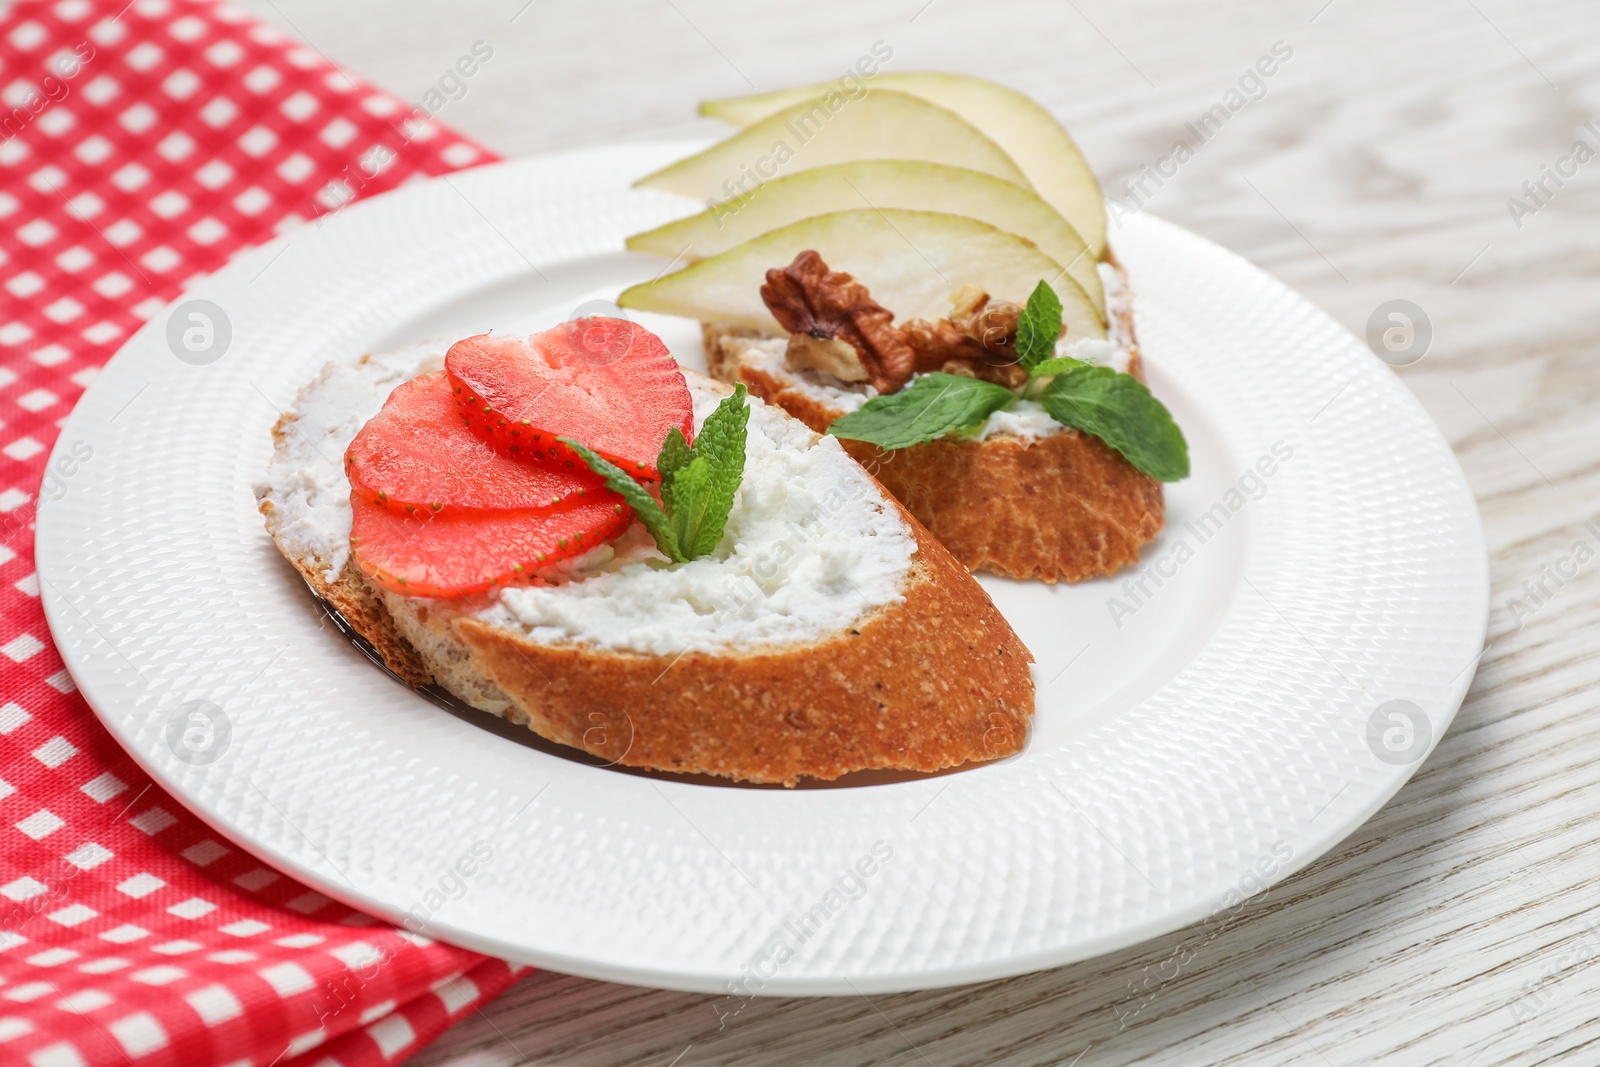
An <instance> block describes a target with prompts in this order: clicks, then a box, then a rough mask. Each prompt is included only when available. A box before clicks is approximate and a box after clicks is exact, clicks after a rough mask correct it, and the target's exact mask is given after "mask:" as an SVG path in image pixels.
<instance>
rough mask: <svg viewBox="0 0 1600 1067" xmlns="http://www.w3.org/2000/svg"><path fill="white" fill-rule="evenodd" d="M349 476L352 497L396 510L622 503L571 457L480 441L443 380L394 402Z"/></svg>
mask: <svg viewBox="0 0 1600 1067" xmlns="http://www.w3.org/2000/svg"><path fill="white" fill-rule="evenodd" d="M562 452H563V453H565V452H567V450H566V449H563V450H562ZM345 473H346V474H347V475H349V477H350V488H351V490H352V492H353V493H355V494H356V495H358V496H360V497H361V498H362V499H364V500H365V501H366V502H367V503H370V504H382V505H385V506H387V507H389V508H391V509H394V510H401V509H403V510H406V511H414V510H417V509H423V510H430V511H434V512H438V513H440V514H445V513H453V512H457V511H460V510H462V509H466V510H474V511H481V510H486V509H505V508H512V509H535V508H552V507H560V506H563V505H565V504H569V503H575V502H576V501H578V500H580V499H582V498H584V497H586V496H589V495H591V494H598V497H599V498H602V499H603V500H604V502H606V503H610V504H619V503H621V502H622V498H621V497H620V496H617V495H616V494H615V493H613V492H611V490H609V489H607V488H605V483H604V481H602V480H601V478H600V476H599V475H597V474H595V473H594V472H593V471H591V470H590V469H589V468H588V467H587V466H585V465H584V464H583V463H582V462H580V461H578V460H576V459H574V458H572V457H571V456H570V454H569V455H566V456H556V457H552V456H550V455H547V454H543V453H534V452H531V451H530V452H526V453H519V457H518V458H513V457H511V456H508V455H506V454H505V453H503V452H499V451H497V450H496V449H495V448H493V447H492V446H491V445H489V444H488V443H487V442H485V441H483V440H482V439H480V438H479V437H478V436H477V435H475V434H474V433H473V432H472V431H471V430H469V429H467V427H466V424H465V423H464V422H463V421H462V418H461V409H460V407H459V406H457V404H456V403H455V401H454V399H452V397H451V395H450V385H449V383H448V382H447V381H446V380H445V376H444V375H443V374H442V373H441V374H427V375H424V376H422V377H420V378H414V379H412V380H411V381H409V382H405V383H403V384H402V385H400V386H399V387H398V388H396V389H395V391H394V392H392V393H390V394H389V399H388V400H386V401H384V405H383V410H382V411H380V412H378V414H377V415H375V416H373V418H372V419H371V420H370V421H369V422H368V423H367V424H366V425H365V426H363V427H362V428H361V432H360V433H358V434H356V438H355V440H354V441H353V442H351V444H350V449H349V451H347V452H346V453H345Z"/></svg>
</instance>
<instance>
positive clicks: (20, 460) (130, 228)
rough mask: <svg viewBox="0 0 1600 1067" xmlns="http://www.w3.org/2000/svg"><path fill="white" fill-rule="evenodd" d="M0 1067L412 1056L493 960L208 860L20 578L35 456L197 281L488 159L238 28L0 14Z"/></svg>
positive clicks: (150, 7) (190, 7)
mask: <svg viewBox="0 0 1600 1067" xmlns="http://www.w3.org/2000/svg"><path fill="white" fill-rule="evenodd" d="M0 104H3V106H0V127H3V131H0V137H3V138H4V139H3V141H0V282H3V284H0V1063H6V1064H11V1063H17V1064H30V1065H33V1067H80V1065H84V1064H129V1063H131V1064H134V1065H137V1067H145V1065H147V1064H149V1065H155V1064H172V1065H183V1067H204V1065H209V1064H239V1065H244V1064H256V1065H261V1067H265V1065H267V1064H277V1065H278V1067H310V1065H318V1067H322V1065H324V1064H326V1065H329V1067H332V1065H344V1067H357V1065H375V1064H381V1063H393V1062H397V1061H399V1060H403V1059H405V1058H406V1057H407V1056H408V1055H410V1054H412V1053H414V1052H416V1051H417V1050H418V1049H419V1048H421V1047H422V1046H423V1045H424V1044H426V1043H427V1042H428V1041H430V1040H431V1039H432V1038H434V1037H435V1036H437V1035H438V1034H439V1033H441V1032H442V1031H443V1030H444V1029H445V1028H446V1027H448V1026H450V1025H451V1024H452V1023H453V1022H455V1021H456V1020H458V1019H460V1018H461V1017H462V1016H463V1015H466V1014H470V1013H471V1012H473V1011H474V1010H475V1009H476V1008H477V1006H478V1005H480V1004H482V1003H483V1002H484V1001H486V1000H488V999H490V998H492V997H494V996H495V995H496V994H498V993H499V992H500V991H501V990H502V989H504V988H505V987H506V986H507V985H508V984H509V983H510V982H511V981H512V980H513V978H514V977H515V972H514V971H513V970H512V969H511V968H509V967H508V966H507V965H506V964H504V963H501V962H499V961H495V960H487V959H485V958H483V957H481V956H478V955H475V954H473V953H470V952H465V951H462V950H460V949H456V948H452V947H450V946H447V945H442V944H437V943H434V942H430V941H428V940H427V939H425V938H422V937H418V936H415V935H413V934H411V933H408V932H405V931H401V930H397V929H396V928H394V927H392V926H389V925H387V924H384V923H380V922H378V921H376V920H374V919H371V918H369V917H367V916H364V915H361V914H359V913H357V912H354V911H352V910H351V909H349V908H347V907H344V906H343V905H340V904H337V903H334V902H332V901H330V900H328V899H327V898H325V897H323V896H321V895H320V894H318V893H316V892H313V891H311V890H308V889H307V888H306V887H305V886H303V885H299V884H297V883H296V882H294V881H293V880H292V879H290V878H288V877H285V876H284V875H281V874H279V873H277V872H275V871H272V870H270V869H268V868H266V867H263V866H262V865H261V864H260V863H259V862H258V861H256V860H255V859H254V858H253V857H251V856H250V855H248V854H246V853H245V852H243V851H241V850H239V849H237V848H234V847H232V846H230V845H228V844H227V843H226V842H224V841H221V840H219V839H218V838H217V836H216V835H215V834H214V833H212V832H211V831H210V830H208V829H207V828H206V826H205V825H204V824H202V823H201V822H200V821H199V820H198V819H196V818H195V817H194V816H192V815H190V814H189V813H188V812H186V811H185V810H184V809H182V808H181V807H179V806H178V805H177V804H176V803H175V802H174V801H173V800H172V798H171V797H169V796H167V795H166V794H165V793H163V792H162V791H161V790H160V789H159V788H157V787H156V786H154V785H153V784H152V783H151V781H150V780H149V778H147V777H146V776H145V775H144V774H143V773H142V772H141V771H140V770H139V769H138V768H137V767H136V766H135V765H134V764H133V762H132V760H131V759H129V757H128V756H127V754H126V753H124V752H123V751H122V750H121V749H120V748H119V747H118V746H117V745H116V743H115V742H114V741H112V739H111V738H110V736H109V735H108V734H107V733H106V731H105V730H104V729H103V728H102V727H101V726H100V724H99V723H98V721H96V719H95V718H94V716H93V714H92V713H91V712H90V710H89V708H88V707H87V706H86V705H85V703H84V701H83V699H82V698H81V697H80V696H79V695H78V693H77V692H76V691H75V689H74V688H73V683H72V679H71V678H70V677H69V675H68V674H67V672H66V671H65V670H64V669H63V667H62V663H61V660H60V658H59V657H58V656H57V654H56V652H55V649H54V648H53V647H52V646H51V644H50V635H49V632H48V631H47V629H46V626H45V620H44V615H43V612H42V611H41V609H40V605H39V582H38V577H37V575H36V574H35V573H34V567H33V513H34V507H35V503H36V501H37V498H38V493H39V489H40V481H41V477H42V476H43V473H44V464H45V459H46V457H47V455H48V452H49V449H50V447H51V445H52V444H53V443H54V440H55V437H56V434H57V432H58V431H59V428H60V426H61V423H62V421H63V420H64V419H65V418H66V415H67V413H68V411H70V410H71V408H72V405H73V402H74V400H75V399H76V398H77V397H78V395H79V394H80V392H81V391H82V390H83V389H84V387H85V386H87V385H88V383H89V382H90V381H91V380H92V379H93V377H94V375H95V373H96V371H97V370H98V368H99V367H100V366H101V365H102V364H103V363H104V362H105V361H106V360H107V359H108V358H110V356H111V354H112V353H113V352H115V351H116V349H117V348H118V346H120V345H121V344H122V342H123V341H124V340H125V339H126V338H127V337H128V336H129V335H130V334H131V333H132V332H133V331H134V330H135V329H136V328H137V327H138V326H139V325H140V324H141V323H142V322H143V321H144V320H145V319H147V318H149V317H150V316H152V315H153V314H155V313H156V312H157V311H158V310H159V309H160V308H162V307H163V306H164V305H165V304H166V303H167V302H168V301H169V300H171V299H172V298H173V297H174V296H175V295H177V294H178V293H179V292H180V291H181V290H182V288H183V286H184V284H185V282H186V281H188V280H189V279H191V278H193V277H195V276H196V275H199V274H203V273H206V272H209V271H212V270H215V269H216V268H217V267H219V266H221V265H222V264H223V263H225V262H226V261H227V259H228V258H229V256H230V255H231V254H232V253H234V252H235V251H237V250H238V249H240V248H243V247H246V246H248V245H252V244H256V243H258V242H260V241H263V240H265V239H267V238H269V237H271V236H272V235H273V234H275V233H277V232H280V231H281V230H283V229H284V228H286V227H290V226H296V225H302V224H304V223H306V222H308V221H309V220H312V219H314V218H315V217H316V216H317V215H319V214H322V213H326V212H330V211H336V210H338V208H339V207H340V206H342V205H343V204H344V203H346V202H348V201H349V200H351V199H354V198H356V197H361V196H368V195H371V194H373V193H376V192H380V191H382V190H384V189H389V188H393V187H394V186H396V185H399V184H400V183H401V182H404V181H406V180H407V179H411V178H416V177H420V176H425V175H430V174H440V173H443V172H445V171H448V170H451V169H453V168H457V167H462V166H467V165H471V164H474V163H478V162H482V161H484V160H486V159H489V158H491V157H490V156H488V154H487V153H485V152H484V150H483V149H481V148H479V147H477V146H475V145H473V144H471V143H470V142H468V141H466V140H464V139H463V138H461V137H459V136H457V135H455V134H453V133H451V132H450V131H449V130H448V129H446V128H445V127H443V126H442V125H440V124H439V123H438V122H437V121H435V120H434V118H433V116H432V115H430V114H429V113H428V111H427V110H426V108H425V107H414V106H412V105H409V104H406V103H403V102H402V101H400V100H398V99H396V98H394V97H392V96H389V95H387V94H385V93H383V92H379V91H377V90H375V89H373V88H372V87H371V86H369V85H366V84H365V83H363V82H362V81H361V80H360V79H358V78H355V77H352V76H350V75H348V74H345V73H344V72H342V71H340V70H338V69H336V68H334V67H333V66H332V65H330V64H329V63H328V62H327V61H326V60H325V59H324V58H323V57H322V56H321V55H320V54H318V53H317V52H316V51H314V50H312V49H310V48H308V47H305V46H303V45H301V44H300V43H298V42H296V41H294V40H292V39H289V38H287V37H285V36H284V35H283V34H281V33H279V32H278V31H277V30H274V29H272V28H270V27H268V26H265V25H262V24H260V23H258V22H256V21H254V20H252V19H251V18H250V17H249V16H247V15H245V14H243V13H241V12H239V11H236V10H233V9H231V8H229V7H227V6H225V5H221V4H217V3H213V2H206V0H196V2H187V0H186V2H173V0H136V2H134V3H131V4H127V5H126V6H124V3H123V0H115V2H113V3H97V2H93V0H60V2H57V3H37V2H23V3H14V4H12V5H11V6H10V7H8V8H3V9H0Z"/></svg>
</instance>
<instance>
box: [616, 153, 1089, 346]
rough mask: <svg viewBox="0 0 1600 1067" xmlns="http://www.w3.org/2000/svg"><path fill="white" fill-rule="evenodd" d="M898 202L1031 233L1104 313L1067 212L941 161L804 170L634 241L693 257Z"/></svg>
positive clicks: (638, 248)
mask: <svg viewBox="0 0 1600 1067" xmlns="http://www.w3.org/2000/svg"><path fill="white" fill-rule="evenodd" d="M891 207H893V208H903V209H905V210H908V211H939V212H943V213H945V214H949V215H965V216H967V217H968V218H973V219H977V220H978V221H979V222H987V223H988V224H989V225H991V226H993V227H994V228H995V229H998V230H1005V231H1006V232H1007V233H1014V234H1016V235H1018V236H1019V237H1026V238H1027V239H1028V240H1030V241H1032V242H1033V243H1034V244H1036V245H1038V246H1039V251H1041V252H1043V253H1044V254H1045V255H1047V256H1049V257H1050V258H1051V259H1053V260H1055V261H1056V262H1057V263H1061V264H1065V266H1066V268H1067V274H1068V275H1069V276H1070V277H1071V278H1072V280H1073V281H1075V282H1077V283H1078V284H1079V285H1080V286H1082V287H1083V291H1084V292H1085V293H1086V294H1088V297H1089V300H1090V301H1091V302H1092V303H1093V304H1094V306H1095V310H1096V311H1097V312H1099V314H1100V318H1101V319H1102V320H1104V319H1105V312H1106V299H1105V289H1104V287H1103V286H1102V285H1101V283H1100V272H1099V271H1098V270H1097V269H1096V268H1095V257H1094V255H1093V254H1092V253H1091V252H1090V251H1089V249H1088V247H1087V246H1086V245H1085V244H1084V243H1083V238H1082V237H1079V236H1078V231H1077V230H1074V229H1073V228H1072V225H1071V224H1070V223H1068V222H1067V220H1066V219H1064V218H1062V217H1061V213H1060V212H1058V211H1057V210H1056V209H1055V208H1053V207H1051V206H1050V205H1049V204H1046V203H1045V202H1044V201H1043V200H1040V199H1039V198H1038V197H1037V196H1035V195H1034V194H1033V193H1030V192H1028V190H1026V189H1024V188H1022V187H1021V186H1020V185H1013V184H1011V183H1010V182H1005V181H1001V180H1000V179H999V178H994V177H990V176H989V175H987V174H982V173H979V172H978V171H975V170H967V169H966V168H964V167H947V166H945V165H943V164H941V163H924V162H922V161H920V160H910V159H872V160H862V161H861V162H858V163H835V164H833V165H832V166H828V167H816V168H814V169H812V170H803V171H801V172H799V173H798V174H791V175H789V176H788V177H785V178H778V179H777V180H775V181H771V182H768V183H766V184H765V185H763V186H761V187H760V188H759V189H757V190H756V191H755V192H753V193H750V194H748V195H746V196H742V197H739V198H738V199H736V200H729V201H727V202H725V203H722V204H717V205H714V206H713V207H712V208H711V209H710V210H709V211H704V212H701V213H700V214H698V215H691V216H690V217H688V218H686V219H679V220H678V221H676V222H669V223H667V224H666V225H665V226H661V227H658V228H657V229H654V230H651V231H650V232H648V233H640V234H635V235H634V236H632V237H630V238H628V247H629V248H630V249H632V250H633V251H635V252H652V253H654V254H656V255H658V256H665V257H667V258H668V259H675V258H682V259H684V260H686V261H688V262H690V263H693V262H697V261H698V260H702V259H705V258H706V257H707V256H714V255H716V254H717V253H719V252H726V251H727V250H728V249H730V248H732V247H733V246H734V245H737V244H742V243H743V242H745V241H748V240H751V239H752V238H755V237H759V236H761V235H762V234H764V233H766V232H767V231H768V230H776V229H778V228H779V227H782V226H788V225H789V224H791V223H794V222H799V221H800V220H801V219H805V218H810V217H811V216H812V215H826V214H829V213H831V212H835V211H852V210H855V209H858V208H891ZM824 258H826V257H824Z"/></svg>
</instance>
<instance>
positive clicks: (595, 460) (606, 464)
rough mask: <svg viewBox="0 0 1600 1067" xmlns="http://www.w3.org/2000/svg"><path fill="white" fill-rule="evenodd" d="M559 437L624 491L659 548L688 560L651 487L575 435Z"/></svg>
mask: <svg viewBox="0 0 1600 1067" xmlns="http://www.w3.org/2000/svg"><path fill="white" fill-rule="evenodd" d="M557 440H559V441H560V442H561V443H562V444H564V445H566V446H567V447H568V448H570V449H572V450H573V451H574V452H576V453H577V454H578V458H579V459H581V460H583V461H584V462H585V463H587V464H588V465H589V469H590V470H592V471H594V472H595V473H596V474H598V475H599V476H600V477H602V478H604V479H605V482H606V488H608V489H610V490H611V491H612V492H615V493H620V494H621V496H622V499H623V500H624V501H625V502H626V503H627V505H628V506H629V507H630V508H632V509H633V513H634V514H635V515H637V516H638V518H639V521H640V522H641V523H643V524H644V528H645V529H646V530H649V531H650V536H651V537H654V538H655V539H656V547H657V548H659V549H660V550H661V554H662V555H663V556H666V557H667V558H668V559H672V560H677V561H678V562H679V563H682V562H684V561H685V559H686V558H687V557H685V556H684V555H683V552H682V551H681V550H680V549H679V547H678V535H677V532H676V531H675V530H674V529H673V527H672V523H671V522H670V521H669V520H668V519H667V513H666V511H664V510H663V509H662V507H661V505H660V504H658V503H656V498H655V497H653V496H651V495H650V491H649V490H648V489H646V488H645V487H644V486H642V485H640V484H639V483H638V482H636V481H634V480H633V479H632V478H631V477H629V475H628V472H627V471H625V470H623V469H622V468H621V467H619V466H617V465H616V464H615V463H612V462H611V461H610V460H608V459H606V458H605V457H603V456H601V455H599V454H598V453H596V452H593V451H591V450H590V449H588V448H585V447H584V446H583V445H580V444H579V443H578V442H576V441H574V440H573V439H572V438H570V437H560V438H557Z"/></svg>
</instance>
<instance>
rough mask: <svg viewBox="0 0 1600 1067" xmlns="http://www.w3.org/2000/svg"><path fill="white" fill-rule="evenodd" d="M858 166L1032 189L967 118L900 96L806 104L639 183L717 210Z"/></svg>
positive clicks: (834, 97) (800, 102) (877, 95)
mask: <svg viewBox="0 0 1600 1067" xmlns="http://www.w3.org/2000/svg"><path fill="white" fill-rule="evenodd" d="M858 159H921V160H926V161H928V162H930V163H944V164H947V165H949V166H954V167H967V168H969V169H971V170H976V171H981V172H982V173H984V174H988V175H992V176H993V177H996V178H1000V179H1003V180H1005V181H1008V182H1014V183H1015V184H1017V185H1021V186H1024V187H1028V180H1027V179H1026V178H1024V177H1023V176H1022V171H1021V170H1019V169H1018V167H1017V165H1016V163H1014V162H1013V161H1012V159H1011V157H1010V156H1008V155H1006V154H1005V152H1003V151H1001V150H1000V148H999V146H997V145H996V144H995V143H994V142H993V141H991V140H990V139H989V138H988V137H985V136H984V135H983V134H982V133H980V132H979V131H978V130H976V129H975V128H973V126H972V125H971V124H970V123H968V122H967V121H966V120H965V119H963V118H961V117H960V116H959V115H956V114H955V113H954V112H952V111H949V110H946V109H945V108H942V107H940V106H938V105H937V104H931V103H929V102H928V101H926V100H924V99H922V98H921V97H918V96H911V95H910V94H908V93H896V92H881V93H873V94H872V95H870V96H865V97H861V98H860V99H856V100H850V99H847V98H846V97H843V96H840V95H839V94H838V93H833V94H832V95H831V96H819V97H817V98H816V99H814V100H813V99H808V98H801V99H800V100H798V101H795V102H793V103H791V104H788V105H786V106H785V107H783V108H782V109H779V110H777V111H774V112H773V113H771V114H769V115H767V116H765V117H763V118H761V119H759V120H757V121H755V122H752V123H751V124H750V125H749V126H747V127H746V128H745V129H743V130H741V131H739V132H738V133H736V134H734V135H733V136H732V137H729V138H727V139H726V140H723V141H719V142H717V143H716V144H714V145H712V146H711V147H710V148H708V149H706V150H705V151H703V152H699V153H697V154H695V155H692V156H690V157H688V158H687V159H680V160H679V161H678V162H676V163H674V164H672V165H671V166H669V167H664V168H662V169H661V170H658V171H656V172H655V173H654V174H647V175H645V176H644V177H643V178H640V179H639V180H638V181H637V182H635V183H634V184H635V185H643V186H647V187H649V188H652V189H664V190H666V191H667V192H669V193H681V194H682V195H684V196H692V197H694V198H695V199H697V200H703V201H705V202H706V203H707V204H711V203H713V202H715V201H719V200H731V199H733V198H735V197H739V196H745V195H748V194H749V193H751V192H754V191H755V189H756V187H757V186H759V185H760V184H761V183H762V182H767V181H771V180H773V179H774V178H778V177H781V176H783V175H786V174H793V173H795V172H797V171H802V170H808V169H810V168H812V167H825V166H827V165H828V164H830V163H848V162H852V161H854V160H858Z"/></svg>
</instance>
